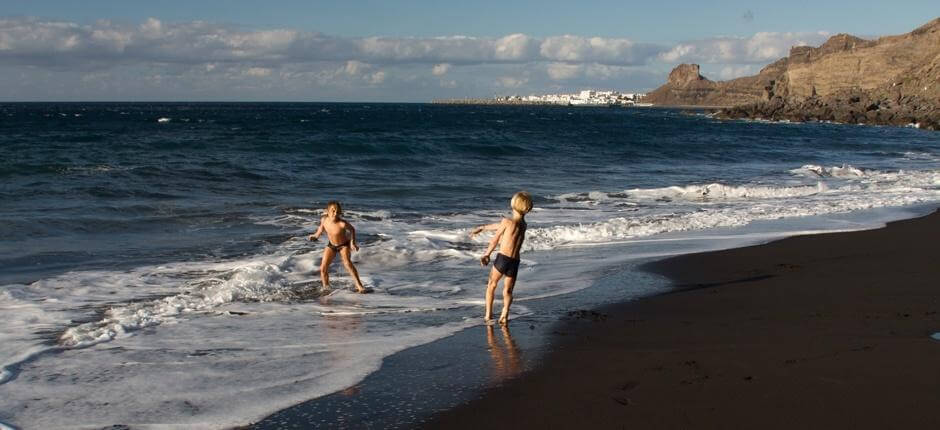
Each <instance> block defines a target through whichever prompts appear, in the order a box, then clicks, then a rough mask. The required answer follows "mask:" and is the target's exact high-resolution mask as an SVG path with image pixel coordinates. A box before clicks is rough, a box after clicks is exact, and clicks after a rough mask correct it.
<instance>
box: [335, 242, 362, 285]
mask: <svg viewBox="0 0 940 430" xmlns="http://www.w3.org/2000/svg"><path fill="white" fill-rule="evenodd" d="M339 255H340V256H341V257H343V266H346V271H347V272H349V275H350V276H352V278H353V281H355V282H356V291H357V292H359V293H364V292H366V289H365V288H364V287H363V286H362V281H360V280H359V271H358V270H356V266H354V265H353V262H352V251H350V249H349V246H345V247H343V249H341V250H340V251H339Z"/></svg>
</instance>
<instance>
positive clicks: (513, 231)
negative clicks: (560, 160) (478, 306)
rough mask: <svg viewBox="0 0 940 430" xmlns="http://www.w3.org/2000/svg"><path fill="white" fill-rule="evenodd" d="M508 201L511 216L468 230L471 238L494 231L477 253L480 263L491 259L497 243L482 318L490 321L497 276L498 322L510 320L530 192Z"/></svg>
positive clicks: (530, 207) (485, 263) (530, 201)
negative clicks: (500, 303) (499, 288)
mask: <svg viewBox="0 0 940 430" xmlns="http://www.w3.org/2000/svg"><path fill="white" fill-rule="evenodd" d="M509 205H510V207H512V218H503V219H502V220H501V221H500V222H497V223H493V224H487V225H481V226H479V227H476V228H474V229H473V230H471V231H470V237H471V238H472V237H473V236H475V235H476V234H478V233H480V232H483V231H495V232H496V234H495V235H494V236H493V239H492V240H490V243H489V246H487V248H486V252H485V253H483V256H482V257H480V264H481V265H482V266H486V265H487V264H489V263H490V254H492V253H493V250H494V249H496V247H497V246H499V253H498V254H496V260H495V261H493V269H492V270H490V279H489V281H488V282H487V284H486V310H485V311H484V316H483V321H484V322H486V323H487V324H489V323H491V322H492V321H493V294H494V292H495V291H496V284H497V283H498V282H499V280H500V279H503V312H502V313H501V314H500V315H499V323H500V324H506V323H508V322H509V305H511V304H512V288H513V286H515V284H516V275H517V274H518V272H519V252H520V250H521V249H522V242H523V241H524V240H525V230H526V222H525V214H527V213H529V211H530V210H532V196H530V195H529V193H527V192H525V191H520V192H518V193H516V194H514V195H513V196H512V200H510V201H509Z"/></svg>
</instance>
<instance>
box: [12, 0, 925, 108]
mask: <svg viewBox="0 0 940 430" xmlns="http://www.w3.org/2000/svg"><path fill="white" fill-rule="evenodd" d="M937 16H940V5H938V4H937V3H936V0H931V1H919V0H912V1H902V2H885V1H883V0H882V1H862V0H856V1H851V2H849V1H819V0H816V1H801V0H793V1H790V2H779V1H775V2H758V1H738V0H730V1H723V2H720V3H719V2H707V1H684V0H682V1H679V0H675V1H659V2H650V1H613V0H605V1H583V2H574V1H554V0H544V1H535V0H530V1H512V0H503V1H490V0H480V1H473V2H448V1H423V0H422V1H419V0H402V1H378V0H369V1H359V0H346V1H342V2H340V1H336V2H322V1H311V0H307V1H301V0H290V1H275V0H271V1H267V2H263V3H262V2H249V1H243V0H228V1H218V0H188V1H178V0H164V1H160V2H153V1H146V2H145V1H133V0H122V1H117V0H86V1H82V2H77V1H74V0H69V1H53V0H0V88H2V91H0V101H53V100H54V101H177V100H178V101H379V102H424V101H430V100H431V99H434V98H449V97H492V96H495V95H511V94H521V95H525V94H545V93H558V92H574V91H579V90H582V89H605V90H619V91H624V92H645V91H649V90H652V89H654V88H656V87H657V86H659V85H661V84H662V83H663V82H665V79H666V76H667V75H668V73H669V71H670V70H671V69H672V68H673V67H675V66H676V65H677V64H680V63H696V64H700V65H701V66H702V67H701V69H702V73H703V74H704V75H705V76H706V77H708V78H710V79H713V80H725V79H732V78H735V77H740V76H746V75H752V74H755V73H757V72H758V71H759V70H760V69H761V68H762V67H763V66H765V65H767V64H769V63H771V62H773V61H775V60H777V59H779V58H781V57H784V56H786V55H787V53H788V51H789V49H790V47H792V46H794V45H811V46H818V45H819V44H821V43H823V42H825V40H826V39H827V38H828V37H830V36H832V35H834V34H837V33H850V34H854V35H857V36H860V37H864V38H876V37H878V36H883V35H892V34H901V33H906V32H909V31H911V30H913V29H914V28H916V27H918V26H920V25H922V24H924V23H926V22H928V21H930V20H931V19H933V18H935V17H937Z"/></svg>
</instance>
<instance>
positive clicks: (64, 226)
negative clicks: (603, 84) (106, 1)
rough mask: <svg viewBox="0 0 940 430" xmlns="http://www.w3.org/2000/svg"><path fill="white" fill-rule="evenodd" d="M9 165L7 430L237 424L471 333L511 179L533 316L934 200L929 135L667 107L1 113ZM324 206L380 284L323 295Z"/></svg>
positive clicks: (2, 231)
mask: <svg viewBox="0 0 940 430" xmlns="http://www.w3.org/2000/svg"><path fill="white" fill-rule="evenodd" d="M161 118H162V119H163V120H162V121H161ZM0 156H2V157H0V178H2V185H0V198H2V201H3V204H2V205H0V221H2V222H0V310H2V315H4V318H3V320H2V322H0V327H2V328H3V330H2V331H0V333H2V334H0V343H2V344H3V345H4V347H3V348H2V350H0V365H2V366H3V369H4V370H3V375H2V376H0V381H2V382H0V421H2V422H4V423H9V424H12V425H17V426H23V427H27V428H32V427H71V426H74V425H75V424H76V423H80V424H81V425H87V426H104V425H111V424H135V425H146V424H170V425H194V426H200V427H224V426H231V425H238V424H244V423H246V422H249V421H251V420H254V419H257V418H259V417H262V416H265V415H267V414H269V413H271V412H273V411H275V410H277V409H280V408H283V407H285V406H288V405H291V404H294V403H297V402H299V401H302V400H306V399H311V398H315V397H318V396H323V395H326V394H329V393H332V392H336V391H338V390H342V389H344V388H346V387H349V386H352V385H354V384H355V383H356V382H358V381H360V380H362V378H364V377H365V376H366V375H368V374H369V373H371V372H373V371H374V370H375V369H377V368H378V367H379V366H380V364H381V362H382V359H383V358H385V357H388V356H389V355H390V354H393V353H395V352H396V351H401V350H403V349H405V348H408V347H410V346H415V345H421V344H425V343H427V342H430V341H433V340H435V339H440V338H442V337H445V336H448V335H450V334H453V333H456V332H458V331H460V330H463V329H465V328H467V327H472V326H474V325H477V324H479V317H480V314H481V312H482V300H481V299H482V294H481V287H482V284H483V282H484V280H485V277H486V271H485V270H484V269H481V268H480V267H479V265H478V264H477V263H476V259H477V258H478V256H479V254H480V253H481V252H482V251H483V249H484V247H485V241H486V240H487V238H485V237H483V238H477V239H474V240H470V239H469V238H467V233H468V232H469V229H470V228H472V227H473V226H475V225H477V224H481V223H485V222H494V221H496V220H497V219H498V217H499V216H501V215H505V214H506V213H507V209H508V200H509V197H510V196H511V195H512V193H513V192H515V191H518V190H519V189H527V190H529V191H530V192H532V193H533V195H534V197H535V206H536V208H535V210H533V212H532V213H531V214H529V216H528V220H529V225H530V228H529V230H528V237H527V241H526V245H525V247H524V253H523V262H522V267H521V270H520V281H519V287H518V290H517V300H518V301H517V302H516V303H515V304H514V307H513V311H514V314H515V316H516V317H521V318H526V317H527V315H529V317H530V318H532V316H531V315H533V314H534V313H535V309H544V308H545V306H548V307H553V306H556V305H557V304H558V303H564V302H565V300H567V299H565V298H564V297H568V296H570V294H568V293H571V292H574V291H579V290H581V289H584V288H588V287H590V286H591V285H594V284H595V283H596V281H597V280H598V279H601V278H603V277H604V276H605V274H610V273H613V272H617V271H620V270H623V269H622V268H623V267H625V265H626V266H627V267H629V266H630V264H633V262H636V261H639V260H641V259H646V258H656V257H658V256H664V255H671V254H676V253H683V252H692V251H699V250H706V249H714V248H716V247H729V246H736V245H740V244H745V243H756V242H761V241H766V240H770V239H772V238H774V237H780V236H781V235H787V234H793V233H794V232H806V233H813V232H819V231H828V230H853V229H859V228H870V227H873V226H876V225H878V224H879V223H881V222H884V221H886V220H890V219H897V218H904V217H910V216H913V215H915V214H916V213H918V211H923V210H924V209H923V208H924V207H929V206H930V205H935V204H936V203H937V202H940V137H938V135H937V134H936V133H933V132H927V131H921V130H914V129H904V128H887V127H858V126H843V125H835V124H768V123H754V122H718V121H715V120H712V119H710V118H708V117H707V116H704V115H688V114H683V113H681V112H678V111H671V110H644V109H596V108H583V109H576V108H556V107H475V106H457V107H455V106H432V105H396V104H289V103H285V104H260V103H257V104H256V103H245V104H176V103H166V104H3V105H0ZM332 199H338V200H341V201H342V202H343V203H344V206H345V209H346V215H347V218H348V219H349V220H350V221H351V222H352V223H353V224H354V225H355V226H356V228H357V230H358V232H359V236H360V241H361V242H362V246H363V247H362V251H361V252H359V253H357V254H356V255H355V257H354V260H355V261H356V262H357V265H358V267H359V270H360V272H361V273H362V274H363V280H364V281H365V282H366V284H367V285H368V286H371V287H373V288H375V290H376V293H375V294H371V295H366V296H361V295H356V294H353V293H351V292H349V291H348V287H350V285H351V284H350V281H349V279H348V277H346V275H345V273H344V272H343V270H342V268H341V265H339V264H335V265H334V271H333V278H334V279H335V280H336V281H335V283H336V286H338V287H340V289H339V290H338V291H336V292H334V293H332V294H329V295H324V294H322V293H321V292H320V291H319V280H318V279H317V278H318V277H317V275H316V267H317V266H318V264H319V257H320V254H321V252H322V251H321V247H322V244H318V243H311V242H308V241H306V239H305V238H306V235H307V234H309V233H310V232H311V231H312V230H313V229H315V227H316V223H317V221H318V219H319V216H320V214H321V213H322V207H323V206H324V204H325V203H326V201H328V200H332ZM918 208H919V209H918ZM628 272H629V271H628ZM623 276H626V277H627V278H629V277H630V276H631V275H630V274H629V273H628V274H626V275H623ZM637 276H639V275H637ZM639 279H640V278H637V281H636V282H626V284H628V285H629V290H628V291H624V292H622V294H623V297H625V298H629V297H640V296H643V295H648V294H654V293H656V292H660V291H662V290H663V288H666V287H665V286H664V285H660V284H656V283H655V282H648V281H641V280H639ZM542 301H547V302H546V303H550V304H549V305H546V304H540V303H541V302H542ZM559 306H561V308H563V307H564V305H563V304H562V305H559ZM114 405H119V406H116V407H115V406H114ZM103 406H107V407H103Z"/></svg>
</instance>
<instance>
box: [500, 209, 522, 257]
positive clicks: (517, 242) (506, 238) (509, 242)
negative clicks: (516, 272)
mask: <svg viewBox="0 0 940 430" xmlns="http://www.w3.org/2000/svg"><path fill="white" fill-rule="evenodd" d="M526 227H527V226H526V222H525V219H522V218H520V219H518V220H514V219H509V218H503V219H502V221H500V225H499V230H497V231H496V237H498V238H499V253H500V254H503V255H505V256H507V257H511V258H519V250H521V249H522V242H524V241H525V230H526Z"/></svg>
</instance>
